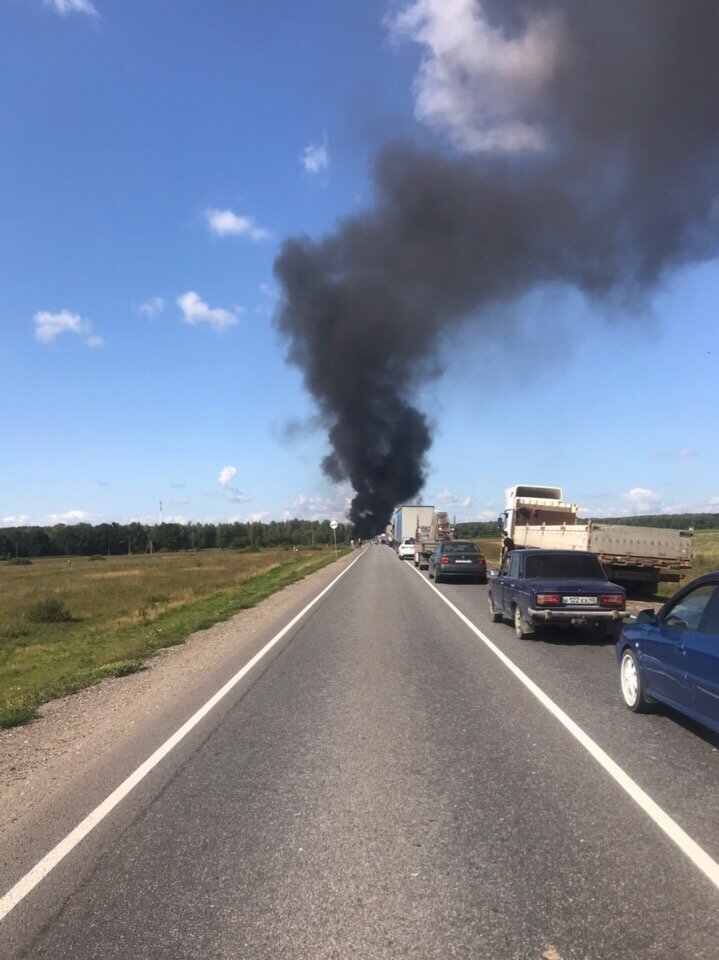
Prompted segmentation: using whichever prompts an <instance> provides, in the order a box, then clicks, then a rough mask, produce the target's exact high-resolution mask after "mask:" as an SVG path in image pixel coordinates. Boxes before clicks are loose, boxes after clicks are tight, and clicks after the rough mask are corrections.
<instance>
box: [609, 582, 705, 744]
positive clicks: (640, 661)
mask: <svg viewBox="0 0 719 960" xmlns="http://www.w3.org/2000/svg"><path fill="white" fill-rule="evenodd" d="M617 663H618V664H619V678H620V686H621V690H622V696H623V697H624V702H625V703H626V705H627V706H628V707H629V709H630V710H633V711H635V712H636V713H639V712H643V711H645V710H647V709H649V708H650V707H651V705H652V703H653V702H654V701H656V700H659V701H661V702H662V703H666V704H668V705H669V706H670V707H675V708H676V709H677V710H680V711H681V712H682V713H685V714H686V715H687V716H689V717H692V718H693V719H694V720H697V721H699V723H703V724H705V725H706V726H707V727H711V729H712V730H716V731H717V733H719V572H717V573H708V574H706V576H703V577H699V578H698V579H697V580H693V581H692V582H691V583H690V584H688V585H687V586H686V587H684V588H683V589H681V590H680V591H679V592H678V593H677V594H675V595H674V596H673V597H672V598H671V600H668V601H667V603H665V604H664V606H663V607H662V608H661V609H660V610H659V612H658V613H655V612H654V611H653V610H642V611H641V613H639V614H638V615H637V619H636V621H635V622H633V623H628V624H627V625H626V626H625V627H624V629H623V630H622V633H621V636H620V637H619V640H618V641H617Z"/></svg>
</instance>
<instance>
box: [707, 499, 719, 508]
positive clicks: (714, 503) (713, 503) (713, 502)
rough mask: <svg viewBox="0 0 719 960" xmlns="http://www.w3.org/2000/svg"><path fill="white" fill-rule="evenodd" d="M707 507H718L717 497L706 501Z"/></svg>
mask: <svg viewBox="0 0 719 960" xmlns="http://www.w3.org/2000/svg"><path fill="white" fill-rule="evenodd" d="M707 506H708V507H712V508H713V507H719V497H710V498H709V500H708V501H707Z"/></svg>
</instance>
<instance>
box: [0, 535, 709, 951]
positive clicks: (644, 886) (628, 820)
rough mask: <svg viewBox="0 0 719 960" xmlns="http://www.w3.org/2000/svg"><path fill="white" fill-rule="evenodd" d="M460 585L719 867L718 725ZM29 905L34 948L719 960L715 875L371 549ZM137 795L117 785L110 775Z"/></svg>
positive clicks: (23, 945)
mask: <svg viewBox="0 0 719 960" xmlns="http://www.w3.org/2000/svg"><path fill="white" fill-rule="evenodd" d="M438 589H439V590H440V592H441V593H442V594H444V595H445V596H447V597H448V598H450V599H451V600H452V602H453V603H455V604H456V605H457V606H458V607H459V608H460V609H461V610H462V611H463V612H464V613H465V614H466V615H467V616H468V617H469V618H470V619H471V620H472V621H473V622H474V623H476V624H477V625H478V626H479V627H480V628H481V629H482V630H483V631H484V632H485V633H486V634H487V635H488V636H489V637H491V638H492V639H493V640H494V641H495V642H496V643H497V645H498V646H499V647H500V648H501V649H502V650H503V651H504V652H506V653H507V655H508V656H510V657H511V658H512V660H514V662H515V663H517V665H518V666H520V667H521V668H522V670H524V671H525V672H526V673H527V674H528V675H529V676H530V677H531V678H532V679H533V680H534V681H535V682H536V683H537V684H538V685H539V686H540V687H541V688H542V689H543V690H544V691H545V692H546V693H547V694H548V695H549V696H550V697H551V698H552V699H553V700H554V701H556V703H557V704H558V705H559V706H560V707H561V708H562V709H563V710H565V711H566V712H567V713H568V714H569V716H570V717H572V719H573V720H575V721H576V722H577V723H578V724H579V725H580V726H581V727H582V728H583V729H584V730H585V731H586V732H587V733H588V734H589V735H590V736H591V737H592V738H594V739H595V740H596V741H597V743H598V744H599V745H600V746H601V747H602V748H603V749H604V750H606V751H607V753H609V755H610V756H611V757H612V758H613V759H614V760H615V761H616V762H617V763H619V764H620V765H621V766H622V767H623V769H625V770H626V772H627V773H628V774H629V775H630V776H631V777H633V778H634V779H635V780H637V782H638V783H639V784H640V786H641V787H642V788H643V789H644V790H645V791H646V792H647V793H648V794H649V795H650V796H651V797H652V798H653V799H654V800H655V801H656V802H657V803H659V804H660V806H662V807H663V809H664V810H666V812H667V813H668V814H670V815H671V816H672V817H673V818H675V819H676V820H677V822H678V823H679V824H680V825H681V826H682V827H683V828H684V830H685V831H687V833H688V834H689V835H690V836H691V837H692V838H693V839H694V840H696V841H697V842H698V843H700V844H701V845H702V847H703V848H704V849H705V850H706V852H707V853H709V854H710V856H712V857H714V858H715V859H719V813H718V810H719V807H718V806H717V796H718V794H719V755H718V753H717V747H718V746H719V740H717V738H713V737H712V736H711V735H710V734H708V733H705V732H703V731H702V729H701V728H700V727H697V726H695V725H693V724H690V723H689V722H688V721H683V720H681V718H679V717H678V716H677V715H676V714H669V713H666V712H665V713H661V712H660V713H658V714H655V715H649V716H646V717H636V716H633V715H631V714H629V713H628V711H626V709H625V708H624V706H623V705H622V703H621V701H620V699H619V694H618V690H617V677H616V667H615V665H614V659H613V657H614V654H613V647H612V646H611V645H607V644H599V643H593V642H592V641H591V640H590V639H589V638H587V637H585V636H582V635H581V634H578V633H577V634H573V635H563V634H562V635H557V636H551V635H550V636H546V637H545V638H543V639H542V640H539V641H519V640H516V639H515V637H514V632H513V630H512V629H511V628H510V627H508V626H505V625H503V624H492V623H491V622H489V618H488V616H487V604H486V587H483V586H479V585H475V584H447V585H445V584H443V585H441V586H440V587H439V588H438ZM255 669H256V672H253V673H252V674H251V675H250V676H249V677H248V679H247V682H245V683H243V684H240V685H239V686H238V688H237V690H236V691H234V692H233V694H232V695H230V696H229V697H228V700H227V702H223V705H222V707H221V708H218V709H217V710H216V711H214V712H213V713H210V714H209V715H208V717H207V718H206V719H205V720H204V721H203V723H202V725H201V726H200V727H199V728H198V731H197V733H196V734H195V735H193V736H191V737H188V739H187V740H186V741H183V743H182V744H180V746H178V747H177V748H176V749H175V750H174V751H173V752H172V753H170V754H169V755H168V756H167V757H166V758H165V759H164V760H163V761H162V763H161V764H160V765H159V767H158V768H157V770H156V771H153V773H152V774H150V775H149V776H148V777H147V778H146V779H145V780H144V781H143V782H142V783H141V784H140V785H139V786H138V787H137V788H136V790H135V791H133V793H132V794H131V795H130V796H129V797H128V798H127V799H126V800H124V801H123V802H122V804H120V806H119V807H118V808H117V809H116V810H115V811H114V812H113V813H112V814H111V815H110V816H109V817H107V818H106V819H105V820H104V821H103V822H102V823H101V824H100V826H98V828H97V829H96V830H94V831H93V832H92V833H91V834H90V835H89V836H88V837H87V838H86V839H85V840H83V842H82V844H81V845H80V846H79V847H78V848H77V849H76V850H74V851H73V852H72V853H71V854H70V855H69V856H68V857H67V858H66V859H65V860H63V861H62V862H61V863H60V864H59V865H58V866H57V867H56V868H55V870H53V872H52V873H51V874H50V875H49V876H48V877H47V878H46V879H45V880H43V881H42V882H41V883H40V884H39V885H38V886H37V887H36V888H35V889H34V890H33V892H32V893H30V894H29V895H28V896H27V897H26V898H25V899H24V900H23V901H22V903H20V904H19V906H17V907H16V908H15V910H14V911H13V912H12V913H11V914H10V915H9V917H8V918H7V919H6V921H5V925H4V926H5V929H4V931H3V932H2V934H0V935H2V936H3V939H2V944H3V951H4V952H3V953H2V956H3V957H7V958H12V960H21V958H31V960H45V958H52V960H61V958H62V960H90V958H93V960H95V958H97V960H100V958H102V960H111V958H123V960H130V958H133V960H145V958H147V960H185V958H187V960H190V958H192V960H200V958H202V960H215V958H216V960H230V958H232V960H237V958H273V960H274V958H302V960H314V958H330V957H332V958H342V960H344V958H362V960H373V958H384V957H392V958H399V957H413V958H442V960H445V958H448V957H471V958H492V960H514V958H516V960H533V958H537V960H543V958H545V960H558V958H561V960H595V958H596V960H608V958H612V957H617V958H622V960H643V958H646V960H664V958H666V960H669V958H672V960H685V958H686V960H690V958H691V960H700V958H706V960H715V958H716V957H717V955H719V911H718V910H717V907H718V906H719V896H718V893H717V888H716V887H715V886H714V885H712V883H710V881H709V880H708V879H707V878H706V877H705V876H704V875H703V874H702V873H701V872H700V871H699V870H698V869H697V868H696V866H695V865H694V864H693V863H692V862H691V861H690V860H689V859H687V857H686V856H685V855H684V854H683V853H682V851H681V850H679V849H678V847H677V846H675V844H673V843H672V842H671V841H670V840H669V839H668V838H667V837H666V836H665V835H664V834H663V833H662V832H661V831H660V830H659V829H658V827H657V826H656V825H655V824H654V823H653V822H652V821H651V820H650V819H649V818H648V817H647V815H646V814H645V813H644V811H643V810H641V809H640V808H639V807H638V806H637V805H636V804H635V803H634V802H633V801H632V800H631V799H630V798H629V797H628V796H627V795H626V794H625V793H624V792H623V791H622V790H621V789H620V788H619V787H618V785H617V784H616V783H615V782H614V781H613V780H612V779H611V778H610V777H609V776H608V775H607V773H606V772H605V771H604V770H603V769H602V768H601V767H600V766H599V765H598V764H597V762H596V761H595V760H594V759H593V758H592V757H591V756H590V755H589V754H588V753H587V752H586V750H585V749H584V748H583V747H582V746H581V745H580V744H579V743H578V742H577V741H576V740H575V739H574V738H573V737H571V736H570V735H569V734H568V732H567V731H566V730H565V729H564V727H562V726H561V724H560V723H559V722H558V721H557V720H556V718H555V717H553V716H552V715H551V714H550V713H548V712H547V710H546V709H545V708H544V707H543V706H542V705H541V704H540V703H539V702H538V700H537V699H536V698H535V697H534V696H532V694H531V693H530V692H529V691H527V689H526V688H525V687H524V686H523V685H522V684H521V683H520V682H519V680H518V679H517V678H516V677H515V676H514V675H513V674H512V673H511V672H510V671H509V670H508V669H507V667H506V666H505V665H504V664H503V663H502V662H501V661H500V660H499V659H498V658H497V657H496V656H495V655H494V654H493V653H492V652H491V650H489V649H488V648H487V646H486V645H484V644H483V643H482V642H481V641H480V640H478V638H477V637H476V636H475V634H474V633H473V632H472V631H471V630H470V629H469V628H468V627H467V626H466V625H465V624H463V623H462V621H461V620H460V619H459V618H458V617H457V616H456V615H455V614H454V613H453V612H452V611H451V610H450V609H449V608H448V607H447V606H446V605H445V604H444V603H442V601H441V599H440V598H439V597H438V596H437V594H436V593H435V591H434V590H433V589H432V588H431V587H430V586H429V585H428V584H427V583H426V582H425V578H424V577H420V576H419V575H418V574H417V573H416V571H415V570H414V568H413V567H412V566H411V564H409V563H407V562H400V561H398V560H397V558H396V556H395V554H394V553H393V551H391V550H390V549H388V548H386V547H377V546H373V547H370V548H369V549H367V550H366V551H365V553H364V554H363V555H362V556H361V557H360V558H359V560H358V562H357V563H356V564H355V565H354V566H353V567H352V569H351V570H349V572H348V573H347V574H346V575H345V576H344V577H343V578H342V579H341V580H340V581H339V582H338V583H337V584H336V585H335V586H334V587H333V588H332V590H331V591H330V592H329V593H328V594H327V595H326V596H325V597H324V598H323V599H322V601H320V603H319V604H318V605H317V606H316V607H315V608H313V610H312V611H310V613H309V614H308V615H307V616H306V617H305V618H304V619H303V620H302V621H301V622H300V623H299V624H298V625H297V626H296V627H295V628H294V629H293V630H292V631H291V632H290V633H289V634H288V635H287V637H286V638H284V640H283V641H282V643H281V644H280V645H278V647H277V649H276V651H275V652H273V656H272V657H271V658H268V660H267V661H263V662H262V663H261V664H260V665H258V667H257V668H255ZM113 786H115V784H114V783H111V784H108V792H109V790H110V789H111V788H112V787H113Z"/></svg>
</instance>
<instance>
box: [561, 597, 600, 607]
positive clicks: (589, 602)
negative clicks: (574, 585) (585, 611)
mask: <svg viewBox="0 0 719 960" xmlns="http://www.w3.org/2000/svg"><path fill="white" fill-rule="evenodd" d="M562 603H571V604H572V605H573V606H574V605H576V606H581V607H588V606H596V603H597V598H596V597H562Z"/></svg>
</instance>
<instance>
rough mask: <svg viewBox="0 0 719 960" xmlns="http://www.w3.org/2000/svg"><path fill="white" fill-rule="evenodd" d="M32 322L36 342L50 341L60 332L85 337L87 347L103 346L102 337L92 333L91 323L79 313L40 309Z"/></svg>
mask: <svg viewBox="0 0 719 960" xmlns="http://www.w3.org/2000/svg"><path fill="white" fill-rule="evenodd" d="M33 323H34V325H35V339H36V340H37V341H38V343H51V342H52V341H53V340H54V339H55V338H56V337H59V336H60V334H61V333H75V334H77V335H78V336H80V337H85V343H86V344H87V346H88V347H101V346H103V339H102V337H98V336H95V335H94V334H93V333H92V324H91V323H90V321H89V320H83V318H82V317H81V316H80V314H79V313H70V311H69V310H61V311H60V312H59V313H50V312H49V311H47V310H40V311H38V313H36V314H35V316H34V317H33Z"/></svg>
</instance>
